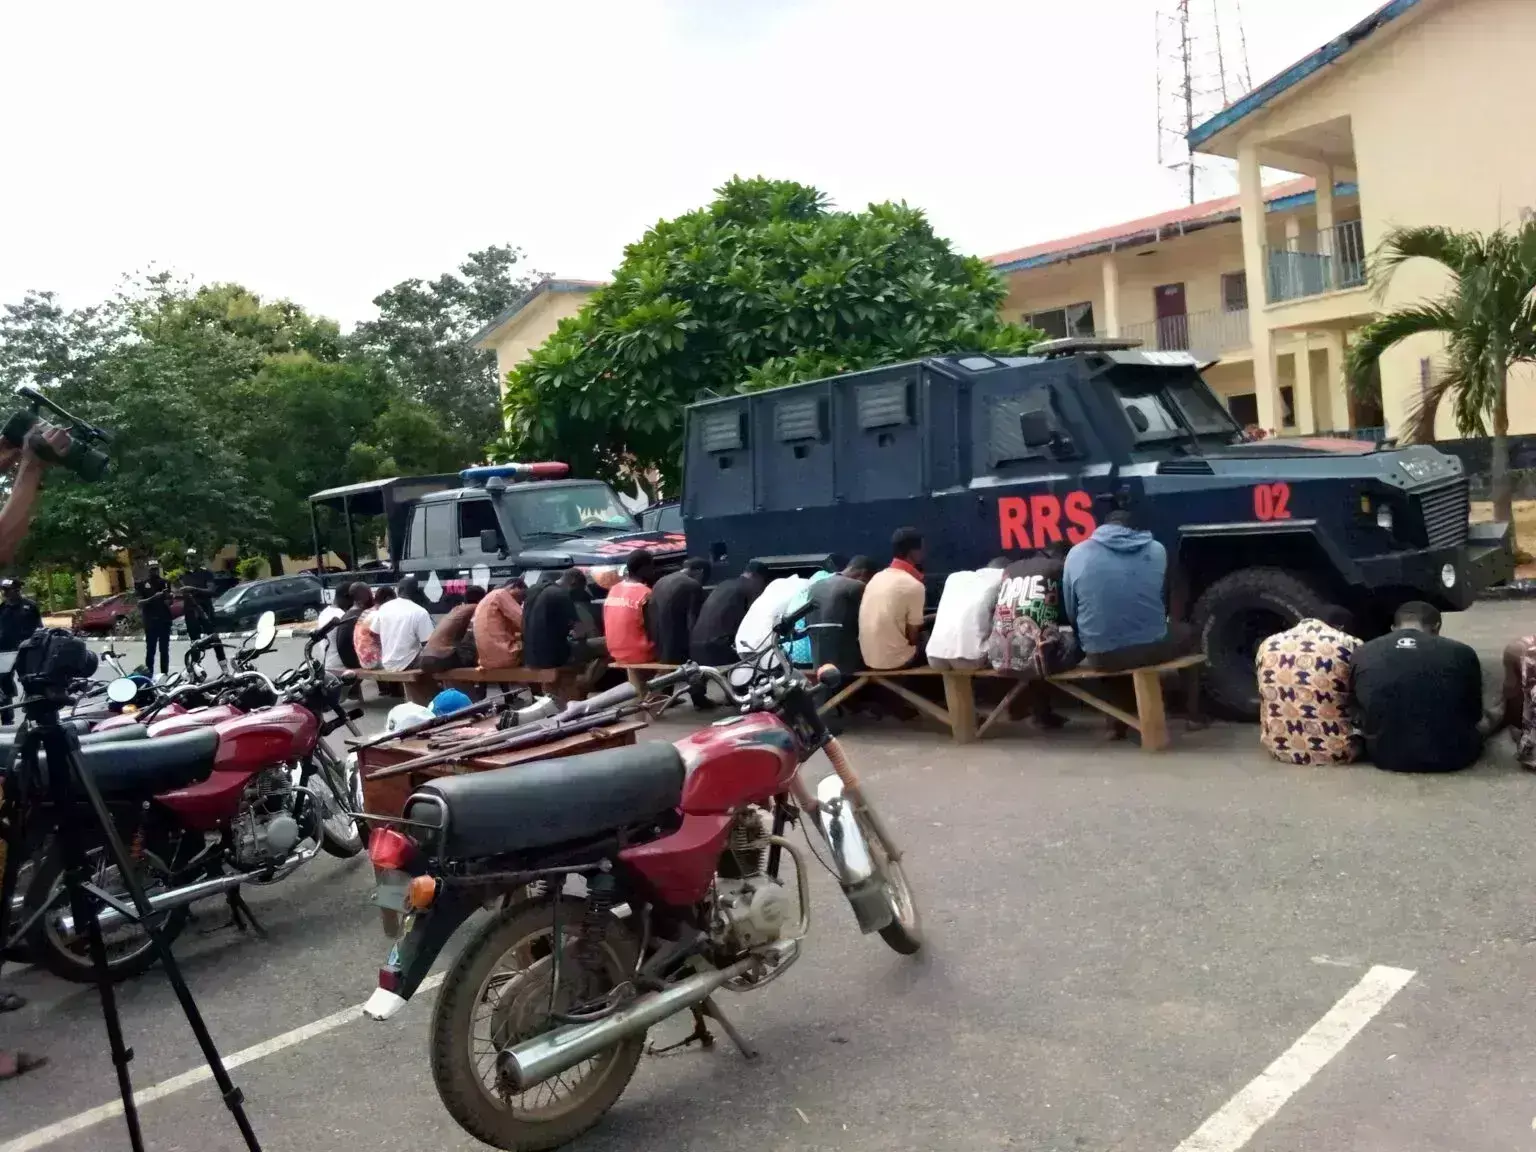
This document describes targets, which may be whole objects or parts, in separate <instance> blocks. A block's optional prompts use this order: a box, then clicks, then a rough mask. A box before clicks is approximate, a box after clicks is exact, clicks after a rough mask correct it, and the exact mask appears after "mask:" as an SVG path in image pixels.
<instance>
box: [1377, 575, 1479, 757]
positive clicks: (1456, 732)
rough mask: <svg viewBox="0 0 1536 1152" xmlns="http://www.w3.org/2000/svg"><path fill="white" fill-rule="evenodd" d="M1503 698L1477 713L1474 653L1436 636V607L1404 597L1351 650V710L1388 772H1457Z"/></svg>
mask: <svg viewBox="0 0 1536 1152" xmlns="http://www.w3.org/2000/svg"><path fill="white" fill-rule="evenodd" d="M1502 711H1503V701H1500V702H1499V704H1498V705H1497V706H1496V707H1495V708H1494V709H1493V710H1491V711H1489V712H1488V713H1487V714H1485V713H1484V711H1483V669H1482V664H1481V663H1480V662H1479V661H1478V658H1477V653H1476V652H1475V651H1474V650H1473V649H1472V648H1471V647H1469V646H1468V645H1466V644H1463V643H1461V642H1460V641H1459V640H1452V639H1450V638H1449V637H1447V636H1442V635H1440V610H1439V609H1437V608H1436V607H1435V606H1434V605H1433V604H1425V603H1423V602H1422V601H1419V600H1411V601H1409V602H1408V603H1407V604H1404V605H1403V606H1402V607H1401V608H1399V609H1398V610H1397V615H1396V617H1394V619H1393V622H1392V631H1391V632H1388V633H1387V634H1386V635H1385V636H1382V637H1380V638H1378V639H1376V640H1371V641H1369V642H1368V643H1365V644H1362V645H1361V646H1360V648H1359V650H1358V651H1357V652H1356V653H1355V715H1356V718H1357V721H1358V723H1359V726H1360V730H1361V733H1362V734H1363V735H1364V737H1365V751H1366V755H1368V756H1369V757H1370V758H1371V760H1372V761H1374V762H1375V764H1376V767H1378V768H1385V769H1386V770H1387V771H1388V772H1459V771H1461V769H1463V768H1467V767H1470V766H1471V765H1472V764H1473V763H1474V762H1475V761H1476V760H1477V758H1478V756H1480V755H1481V754H1482V751H1483V739H1484V737H1486V736H1487V735H1488V733H1489V732H1491V731H1493V730H1494V729H1495V728H1496V727H1497V726H1498V722H1499V720H1500V719H1501V713H1502Z"/></svg>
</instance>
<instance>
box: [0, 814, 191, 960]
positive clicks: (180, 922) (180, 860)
mask: <svg viewBox="0 0 1536 1152" xmlns="http://www.w3.org/2000/svg"><path fill="white" fill-rule="evenodd" d="M197 839H199V838H198V837H195V836H193V835H191V834H183V835H181V836H179V837H178V838H177V842H176V844H175V847H174V849H173V850H172V857H171V862H170V871H171V874H172V875H175V874H177V873H178V872H179V871H180V870H181V869H182V868H183V867H185V866H186V864H187V863H188V862H190V860H191V859H192V854H193V853H194V852H195V851H196V849H197V847H198V845H197V843H196V840H197ZM162 847H163V846H162ZM93 859H94V860H95V861H96V868H95V871H94V873H93V875H92V876H91V882H92V883H94V884H96V885H97V886H98V887H100V888H101V889H102V890H103V891H106V892H109V893H111V894H112V895H114V896H117V897H118V898H119V899H121V900H123V901H125V902H126V901H127V900H128V890H127V888H125V887H124V886H123V883H122V881H121V879H120V878H119V877H118V875H117V867H116V865H109V864H108V863H107V861H106V858H105V853H104V852H103V851H100V850H98V851H97V852H95V853H94V855H93ZM162 859H163V857H162ZM139 881H140V883H142V884H143V885H144V891H145V894H146V895H148V896H154V895H155V893H156V892H160V891H164V889H165V883H166V878H165V877H164V876H160V875H156V874H154V873H153V872H152V871H151V869H150V868H149V866H148V864H147V862H146V863H145V864H144V865H141V868H140V874H139ZM63 887H64V854H63V852H62V851H61V850H60V848H59V847H58V843H57V841H54V842H53V843H52V844H51V845H50V848H49V851H48V854H47V855H46V856H45V857H44V858H43V860H42V861H41V862H40V863H39V864H38V865H37V867H36V870H35V871H34V872H33V874H32V880H31V883H29V884H28V885H27V895H26V900H25V904H24V911H23V912H22V918H23V919H24V920H25V919H30V918H31V916H32V914H33V913H34V912H35V911H37V909H38V908H41V907H43V906H44V905H47V906H48V908H49V910H48V911H47V912H45V913H44V914H43V915H42V917H40V918H39V919H38V921H37V923H36V924H34V925H32V928H31V930H30V931H29V932H28V933H27V937H26V948H27V953H28V955H29V956H30V957H31V959H32V961H33V962H34V963H36V964H40V965H42V966H43V967H44V968H46V969H47V970H48V971H49V972H52V973H53V974H54V975H55V976H57V977H58V978H59V979H61V980H68V981H70V982H71V983H73V984H94V983H95V982H96V973H95V971H94V969H92V967H91V951H90V944H89V942H88V940H87V938H86V936H85V934H84V933H83V932H82V933H77V934H75V935H73V936H66V935H65V933H64V931H63V928H62V926H61V925H60V924H59V920H60V918H61V917H62V916H63V915H64V914H65V913H67V912H69V911H70V906H69V898H68V896H66V895H65V894H64V893H63ZM191 914H192V908H191V905H183V906H182V907H180V908H172V909H171V910H170V911H168V912H167V913H166V914H165V916H164V918H163V919H162V920H161V922H160V937H161V939H162V940H164V941H165V943H166V944H170V943H172V942H173V941H175V939H176V937H177V936H179V935H181V932H182V929H184V928H185V927H186V926H187V921H188V919H189V918H190V917H191ZM103 943H105V944H106V950H107V971H108V972H110V973H111V975H112V982H113V983H114V984H117V983H121V982H122V981H124V980H130V979H132V978H133V977H135V976H138V975H140V974H141V973H144V972H146V971H148V970H149V969H150V968H152V967H154V964H155V961H156V960H158V959H159V957H158V956H157V955H156V954H155V947H154V944H153V943H151V941H150V939H149V936H148V935H147V934H146V933H145V932H144V931H143V930H142V929H140V928H139V926H138V925H137V924H124V925H123V926H121V927H120V928H115V929H113V930H111V931H109V932H106V933H104V934H103Z"/></svg>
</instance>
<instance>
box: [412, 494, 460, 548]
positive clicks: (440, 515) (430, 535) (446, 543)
mask: <svg viewBox="0 0 1536 1152" xmlns="http://www.w3.org/2000/svg"><path fill="white" fill-rule="evenodd" d="M420 511H422V512H424V513H425V514H426V517H427V550H426V553H425V554H426V555H427V556H452V555H453V505H452V504H423V505H422V506H421V509H420Z"/></svg>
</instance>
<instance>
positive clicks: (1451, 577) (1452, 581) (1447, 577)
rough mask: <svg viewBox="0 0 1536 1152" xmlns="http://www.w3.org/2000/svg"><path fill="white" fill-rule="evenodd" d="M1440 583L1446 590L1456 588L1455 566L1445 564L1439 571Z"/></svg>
mask: <svg viewBox="0 0 1536 1152" xmlns="http://www.w3.org/2000/svg"><path fill="white" fill-rule="evenodd" d="M1440 583H1442V584H1444V585H1445V586H1446V587H1447V588H1454V587H1456V565H1454V564H1447V565H1446V566H1445V567H1444V568H1442V569H1440Z"/></svg>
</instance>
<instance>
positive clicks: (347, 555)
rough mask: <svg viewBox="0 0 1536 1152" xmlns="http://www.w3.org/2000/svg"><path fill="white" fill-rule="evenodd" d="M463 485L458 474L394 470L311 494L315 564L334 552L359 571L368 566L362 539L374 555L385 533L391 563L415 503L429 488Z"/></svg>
mask: <svg viewBox="0 0 1536 1152" xmlns="http://www.w3.org/2000/svg"><path fill="white" fill-rule="evenodd" d="M458 486H459V478H458V476H456V475H443V476H395V477H390V478H389V479H385V480H366V481H364V482H362V483H361V484H346V485H343V486H342V487H340V488H327V489H326V490H325V491H324V492H316V493H315V494H314V495H313V496H311V497H310V498H309V517H310V525H311V528H312V530H313V532H314V536H315V563H316V565H318V566H320V567H321V568H323V567H324V561H323V557H324V556H325V554H326V553H327V552H335V553H337V554H338V555H339V556H341V558H342V562H343V567H345V568H346V569H347V570H348V571H355V570H357V569H358V568H360V567H362V566H363V564H360V563H359V559H360V557H359V554H358V544H359V543H360V542H361V543H362V545H363V547H364V550H365V551H366V552H367V553H368V554H369V555H370V556H371V555H372V554H373V551H374V549H375V547H376V546H377V541H378V539H379V538H380V537H383V538H384V540H385V541H386V542H387V545H388V549H389V557H390V562H391V564H396V565H397V564H399V562H400V554H401V549H402V548H403V546H404V542H405V529H406V518H407V516H408V515H409V513H410V506H411V504H412V503H413V502H414V501H416V500H419V499H420V498H421V497H422V496H425V495H427V493H429V492H441V491H442V490H443V489H445V488H457V487H458ZM363 563H366V561H364V562H363Z"/></svg>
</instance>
